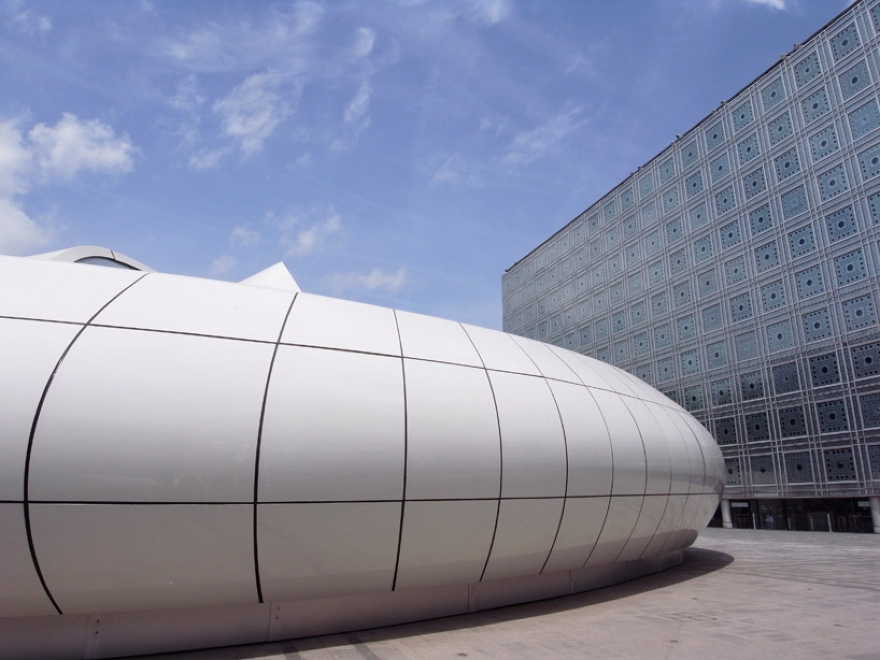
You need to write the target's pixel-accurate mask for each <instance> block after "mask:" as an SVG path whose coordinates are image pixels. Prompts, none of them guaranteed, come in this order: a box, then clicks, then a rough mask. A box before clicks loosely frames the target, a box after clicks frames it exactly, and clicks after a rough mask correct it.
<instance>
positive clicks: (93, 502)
mask: <svg viewBox="0 0 880 660" xmlns="http://www.w3.org/2000/svg"><path fill="white" fill-rule="evenodd" d="M714 494H715V493H714V492H712V491H706V492H705V493H644V494H642V493H616V494H614V495H568V496H565V495H538V496H534V497H501V498H498V497H425V498H411V499H407V500H399V499H376V500H267V501H262V502H257V503H256V504H257V505H258V506H264V505H265V506H272V505H277V504H282V505H284V504H400V503H401V502H498V501H499V500H500V501H502V502H531V501H535V500H566V499H568V500H601V499H606V498H610V499H623V498H629V497H651V498H656V497H688V496H690V495H714ZM29 503H30V504H89V505H105V504H106V505H110V506H189V505H192V506H252V505H253V504H254V502H253V501H252V500H228V501H222V502H208V501H199V500H187V501H178V500H170V501H152V502H151V501H141V500H29ZM0 504H24V502H20V501H18V500H0Z"/></svg>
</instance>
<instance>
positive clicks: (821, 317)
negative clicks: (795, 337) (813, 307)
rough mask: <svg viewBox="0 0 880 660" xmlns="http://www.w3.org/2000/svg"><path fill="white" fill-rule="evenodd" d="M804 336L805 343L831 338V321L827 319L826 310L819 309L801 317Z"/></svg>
mask: <svg viewBox="0 0 880 660" xmlns="http://www.w3.org/2000/svg"><path fill="white" fill-rule="evenodd" d="M803 322H804V335H805V336H806V338H807V341H815V340H817V339H824V338H825V337H830V336H831V319H830V318H829V317H828V310H827V309H820V310H817V311H815V312H810V313H809V314H804V315H803Z"/></svg>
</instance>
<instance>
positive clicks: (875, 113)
mask: <svg viewBox="0 0 880 660" xmlns="http://www.w3.org/2000/svg"><path fill="white" fill-rule="evenodd" d="M849 125H850V129H851V130H852V134H853V138H855V139H858V138H860V137H862V136H863V135H865V134H867V133H870V132H871V131H873V130H874V129H876V128H878V127H880V108H878V107H877V101H876V99H871V100H870V101H868V102H867V103H865V105H863V106H862V107H860V108H856V109H855V110H853V111H852V112H851V113H849Z"/></svg>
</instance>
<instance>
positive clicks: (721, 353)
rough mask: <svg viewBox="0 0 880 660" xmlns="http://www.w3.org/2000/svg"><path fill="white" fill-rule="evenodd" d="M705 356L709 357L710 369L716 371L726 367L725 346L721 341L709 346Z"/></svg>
mask: <svg viewBox="0 0 880 660" xmlns="http://www.w3.org/2000/svg"><path fill="white" fill-rule="evenodd" d="M706 355H708V356H709V368H710V369H716V368H718V367H723V366H725V365H727V345H726V344H725V343H724V342H723V341H720V342H718V343H716V344H709V345H708V346H707V347H706Z"/></svg>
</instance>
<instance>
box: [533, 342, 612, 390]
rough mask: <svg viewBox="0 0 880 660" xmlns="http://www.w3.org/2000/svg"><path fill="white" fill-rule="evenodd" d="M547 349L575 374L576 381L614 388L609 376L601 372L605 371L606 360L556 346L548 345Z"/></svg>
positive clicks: (588, 385) (598, 386)
mask: <svg viewBox="0 0 880 660" xmlns="http://www.w3.org/2000/svg"><path fill="white" fill-rule="evenodd" d="M547 349H548V350H549V351H550V352H552V353H553V354H554V355H555V356H556V357H558V358H559V359H560V360H561V361H562V362H563V363H565V365H566V366H567V367H568V368H569V369H570V370H571V371H572V372H573V373H574V374H575V380H574V382H580V383H583V384H584V385H586V386H587V387H591V388H593V387H595V388H598V389H600V390H613V389H614V388H613V387H612V386H611V383H609V381H608V379H607V378H603V377H602V376H601V375H600V372H601V371H603V368H604V367H605V366H607V365H605V363H604V362H600V361H599V360H595V359H593V358H591V357H587V356H586V355H580V354H579V353H573V352H571V351H566V350H564V349H561V348H558V347H556V346H549V345H548V346H547Z"/></svg>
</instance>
